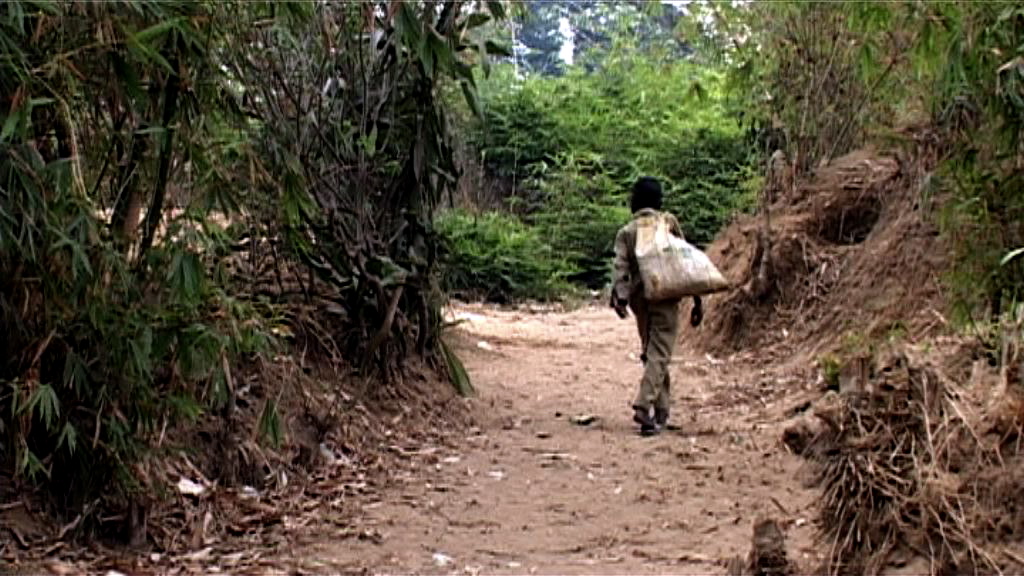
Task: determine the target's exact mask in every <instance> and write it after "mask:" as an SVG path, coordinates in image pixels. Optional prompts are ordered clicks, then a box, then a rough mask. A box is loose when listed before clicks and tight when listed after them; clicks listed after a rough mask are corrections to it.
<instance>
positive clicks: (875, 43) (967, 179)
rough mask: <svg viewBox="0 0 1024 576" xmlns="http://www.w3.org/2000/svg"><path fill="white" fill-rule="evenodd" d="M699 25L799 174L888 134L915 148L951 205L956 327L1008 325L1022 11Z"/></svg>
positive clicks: (1022, 268)
mask: <svg viewBox="0 0 1024 576" xmlns="http://www.w3.org/2000/svg"><path fill="white" fill-rule="evenodd" d="M688 13H689V18H687V19H686V20H685V22H684V25H683V26H682V28H683V29H684V30H685V31H686V33H688V34H693V35H695V36H697V37H699V38H701V40H702V41H701V42H700V45H701V46H703V47H704V48H705V52H704V54H703V55H704V56H706V55H707V54H712V55H715V56H717V57H718V58H717V59H718V61H721V62H727V63H729V64H728V65H729V70H730V87H731V88H730V89H731V91H732V92H733V93H734V94H737V95H740V96H741V98H740V99H739V102H738V103H739V104H742V105H744V106H745V107H746V108H747V109H749V110H750V115H751V116H752V118H749V119H748V121H749V122H750V123H751V124H752V125H754V126H755V127H756V126H761V127H762V128H759V130H760V131H761V133H762V136H761V140H762V141H764V142H766V143H768V142H771V143H772V144H771V145H772V146H773V147H774V146H782V147H784V148H785V149H786V151H787V153H788V155H789V158H790V160H792V161H795V162H796V164H797V167H798V169H799V170H803V171H805V170H808V169H810V168H813V167H815V166H817V165H818V163H819V162H821V161H827V160H829V159H831V158H835V157H836V156H838V155H839V154H842V153H843V152H845V151H848V150H851V149H854V148H856V147H858V146H860V145H861V144H863V143H865V142H867V141H869V140H877V139H878V136H879V135H883V134H884V135H889V136H893V135H900V140H901V141H903V142H904V143H906V144H908V145H912V146H914V147H915V148H914V150H913V153H914V155H915V157H916V159H917V160H918V162H919V163H920V166H921V167H922V168H923V169H925V170H928V171H932V170H934V172H935V173H934V177H933V178H932V182H933V183H935V184H937V186H933V188H935V189H937V190H939V191H941V192H943V193H944V194H943V195H942V199H943V200H944V201H945V202H944V204H945V205H944V208H943V214H942V218H941V225H942V231H943V234H944V235H945V237H946V238H947V239H948V240H949V241H950V244H951V245H952V248H953V258H952V270H951V272H950V273H949V275H948V276H947V278H946V284H947V286H948V288H949V292H950V295H951V300H952V301H953V304H954V308H955V310H954V312H955V313H956V314H955V315H956V317H957V318H958V319H960V320H961V321H970V320H977V319H978V317H979V315H987V316H990V317H997V316H999V314H1000V313H1001V312H1003V311H1005V310H1006V309H1007V307H1008V305H1010V304H1011V303H1013V302H1015V301H1019V300H1020V299H1021V297H1022V296H1024V294H1022V290H1024V289H1022V288H1021V287H1022V286H1024V263H1022V262H1020V261H1019V260H1018V261H1013V262H1011V263H1009V264H1007V265H1003V264H1002V263H1001V260H1002V258H1003V256H1004V254H1006V253H1007V252H1008V251H1009V250H1011V249H1013V248H1015V247H1016V246H1019V245H1021V243H1024V193H1022V190H1024V187H1022V186H1021V183H1022V182H1024V161H1022V160H1021V158H1022V153H1021V150H1022V148H1021V143H1022V138H1024V44H1022V43H1021V41H1020V39H1021V38H1022V37H1024V8H1021V7H1020V6H1017V5H1016V4H1010V3H993V2H910V1H905V2H752V3H743V4H737V3H732V2H724V1H717V0H715V1H698V2H695V3H693V4H691V5H690V6H689V7H688ZM708 22H713V26H708V25H707V24H708ZM760 95H765V96H764V97H762V96H760ZM925 126H927V127H928V128H929V130H930V133H928V134H926V135H923V137H922V138H917V139H916V141H914V142H912V143H911V142H907V141H906V138H905V134H906V133H907V130H906V128H908V127H910V128H911V130H912V131H914V132H919V133H920V132H921V128H922V127H925ZM985 308H987V309H988V310H987V311H986V310H985Z"/></svg>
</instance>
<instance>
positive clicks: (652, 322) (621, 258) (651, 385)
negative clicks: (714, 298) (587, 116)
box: [611, 177, 704, 436]
mask: <svg viewBox="0 0 1024 576" xmlns="http://www.w3.org/2000/svg"><path fill="white" fill-rule="evenodd" d="M661 206H662V191H661V184H660V183H659V182H658V181H657V180H656V179H654V178H650V177H643V178H640V179H639V180H637V182H636V183H635V184H634V185H633V193H632V197H631V199H630V208H631V209H632V211H633V219H632V220H631V221H630V222H629V223H628V224H626V225H625V226H623V227H622V228H621V229H620V230H619V232H618V234H617V235H616V236H615V266H614V280H613V284H612V301H611V306H612V307H613V308H614V309H615V312H616V313H617V314H618V315H619V317H620V318H625V317H626V316H627V315H628V313H627V311H626V308H627V306H628V307H629V309H630V310H632V311H633V315H634V316H635V317H636V327H637V330H638V331H639V333H640V345H641V356H640V358H641V360H643V363H644V375H643V378H641V380H640V390H639V392H638V393H637V396H636V400H634V401H633V410H634V414H633V421H634V422H636V423H637V424H639V425H640V433H641V434H642V435H644V436H651V435H654V434H657V433H658V432H660V431H661V430H662V429H663V428H664V427H665V426H666V425H667V424H668V417H669V409H670V408H671V404H672V398H671V396H670V393H669V390H670V378H669V365H670V363H671V361H672V351H673V350H674V349H675V344H676V336H677V335H678V333H679V300H678V299H675V300H667V301H663V302H649V301H647V300H646V299H645V298H644V286H643V281H642V279H641V278H640V269H639V266H638V264H637V260H636V240H637V223H638V221H640V220H641V219H643V218H666V219H667V220H668V222H669V227H670V230H671V232H672V234H674V235H676V236H677V237H679V238H683V233H682V230H681V229H680V227H679V221H678V220H677V219H676V217H675V216H673V215H672V214H670V213H665V212H661ZM703 317H704V313H703V309H702V306H701V300H700V298H699V297H694V299H693V310H692V311H691V313H690V324H691V325H692V326H695V327H696V326H699V325H700V323H701V320H702V319H703ZM652 411H653V417H652Z"/></svg>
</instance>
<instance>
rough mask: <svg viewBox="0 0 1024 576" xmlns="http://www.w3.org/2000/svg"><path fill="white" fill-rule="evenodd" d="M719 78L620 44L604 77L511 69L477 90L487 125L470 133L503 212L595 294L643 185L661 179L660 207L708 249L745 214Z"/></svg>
mask: <svg viewBox="0 0 1024 576" xmlns="http://www.w3.org/2000/svg"><path fill="white" fill-rule="evenodd" d="M724 82H725V78H724V77H723V76H722V75H721V74H718V73H716V72H714V71H713V70H711V69H709V68H706V67H704V68H702V67H698V66H695V65H693V64H690V63H688V62H685V61H676V62H671V63H662V62H658V61H655V60H652V59H651V58H648V57H647V56H646V55H644V54H641V53H639V52H638V51H637V50H636V48H635V47H633V46H631V45H630V43H629V41H628V39H625V38H619V39H617V40H616V42H615V43H614V44H613V46H612V48H611V49H610V50H608V52H607V54H606V55H605V56H604V59H603V61H602V66H601V68H600V70H599V71H595V72H587V71H585V70H583V69H582V68H573V69H570V70H569V71H568V72H567V73H566V74H565V75H564V76H561V77H550V76H533V75H531V76H527V77H526V78H524V79H516V78H513V77H512V75H511V71H510V70H509V69H508V68H507V67H501V68H498V69H496V70H495V73H494V74H493V75H492V76H491V78H490V80H488V81H487V82H484V83H483V84H482V86H481V94H482V98H483V101H484V104H485V118H484V121H483V122H482V123H481V124H480V125H479V126H477V127H475V130H474V131H473V132H471V134H472V138H473V139H474V144H475V146H476V147H477V148H478V149H479V150H480V156H481V157H482V159H483V161H484V164H485V167H486V168H487V170H488V172H489V174H490V175H491V176H492V177H493V178H496V179H498V180H500V181H504V182H505V184H506V186H505V187H506V188H507V189H510V190H511V193H510V195H509V197H508V198H507V199H506V202H507V203H508V205H509V207H510V208H511V209H512V210H514V211H515V212H517V213H519V214H520V215H522V216H523V218H524V220H525V221H526V222H528V223H529V224H531V225H534V226H536V227H537V228H538V229H539V230H540V232H541V236H542V237H544V238H547V239H549V242H551V244H552V246H553V247H554V248H555V249H556V251H557V252H558V253H559V254H564V255H566V256H568V257H569V258H570V259H571V261H572V263H573V266H574V267H576V268H578V269H579V270H578V273H577V274H575V275H573V276H572V277H571V279H572V280H573V281H574V282H577V283H581V284H585V285H587V286H590V287H593V288H596V287H600V286H601V285H603V284H604V283H605V282H607V280H608V271H609V264H610V258H611V255H612V254H611V247H612V241H613V240H614V237H615V232H616V231H617V230H618V228H619V227H621V226H622V225H623V224H625V223H626V221H627V220H628V219H629V211H628V209H627V206H628V196H629V190H630V188H631V186H632V184H633V182H634V181H635V180H636V179H637V178H638V177H639V176H641V175H652V176H656V177H658V178H659V179H661V180H662V182H663V185H664V187H665V193H666V196H665V197H666V202H665V203H666V209H668V210H671V211H672V212H674V213H675V214H676V215H677V216H678V217H679V219H680V222H681V223H682V225H683V228H684V232H685V233H686V235H687V237H688V238H689V239H690V240H692V241H694V242H695V243H697V244H706V243H707V242H709V241H710V240H711V239H712V238H713V237H714V235H715V233H717V231H718V230H719V228H720V227H721V226H722V225H723V224H724V223H725V222H726V220H727V219H728V218H729V217H730V216H731V215H732V214H733V213H734V212H736V211H738V210H744V209H746V208H748V207H749V206H751V205H752V199H753V196H752V194H751V193H750V188H749V185H748V182H749V181H750V180H751V178H752V175H753V169H752V163H753V162H754V160H756V154H754V152H753V150H752V149H751V147H750V145H749V141H748V139H747V137H746V134H745V133H744V132H742V131H741V129H740V126H739V124H738V123H737V122H736V121H735V120H734V115H733V114H732V111H731V110H730V108H729V107H728V105H727V103H726V99H725V93H724V89H725V83H724Z"/></svg>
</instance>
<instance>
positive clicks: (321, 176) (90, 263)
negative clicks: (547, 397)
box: [0, 0, 503, 515]
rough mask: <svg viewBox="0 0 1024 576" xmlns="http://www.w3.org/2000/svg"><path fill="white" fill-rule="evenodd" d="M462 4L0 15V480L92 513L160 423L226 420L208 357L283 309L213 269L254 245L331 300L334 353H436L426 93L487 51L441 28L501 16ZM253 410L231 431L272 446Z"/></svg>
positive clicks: (258, 331) (279, 298)
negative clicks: (341, 348) (32, 485)
mask: <svg viewBox="0 0 1024 576" xmlns="http://www.w3.org/2000/svg"><path fill="white" fill-rule="evenodd" d="M435 7H437V8H439V10H434V9H433V8H435ZM462 7H464V5H463V4H462V3H458V2H444V3H441V4H440V5H439V6H434V5H433V4H429V5H428V4H427V3H411V2H405V3H400V4H395V3H378V4H376V8H379V10H375V9H372V8H374V5H372V4H370V3H362V4H356V3H328V4H316V5H314V4H308V3H268V2H205V1H186V0H170V1H163V2H153V1H150V0H127V1H124V2H116V3H112V2H108V3H84V2H73V1H70V0H55V1H52V2H40V1H12V2H6V3H4V4H3V5H2V6H0V50H3V53H4V55H5V57H4V58H2V59H0V331H3V333H4V334H5V336H4V338H0V408H2V410H0V466H3V467H4V468H5V469H6V472H13V473H14V474H16V475H19V476H23V477H26V478H29V479H31V480H34V481H36V482H38V483H39V484H40V485H41V486H42V487H45V488H47V489H49V491H50V493H51V494H53V495H54V496H55V499H56V504H57V506H58V508H61V509H63V510H67V511H69V512H71V513H72V515H73V514H74V513H77V512H81V511H82V510H83V506H84V505H85V503H87V502H90V503H91V502H93V501H94V500H95V499H97V498H100V499H101V500H103V501H104V503H105V505H113V506H115V507H118V506H121V505H123V504H124V503H125V497H130V496H132V493H133V492H136V491H146V490H150V489H153V488H154V486H152V482H153V481H154V480H155V479H156V478H157V477H158V476H159V475H158V474H153V473H152V472H154V471H153V470H150V469H148V468H147V466H148V463H149V462H152V460H151V459H149V458H147V456H148V455H150V454H151V453H152V448H153V446H154V444H155V443H157V441H158V439H160V438H161V435H162V434H163V431H164V430H165V429H168V428H170V429H172V430H173V427H174V426H175V425H177V424H187V423H191V422H195V421H196V420H197V419H199V418H204V419H209V420H210V421H213V422H216V419H217V418H224V422H225V423H226V422H227V421H228V418H229V417H230V416H231V411H232V410H233V409H234V405H235V404H234V402H233V398H232V395H233V394H234V386H233V384H232V380H231V375H230V370H231V366H232V365H234V364H236V363H238V362H243V361H248V360H251V359H252V357H253V356H254V355H256V354H259V353H261V352H262V351H264V350H267V348H268V347H269V346H271V345H272V342H271V339H270V337H269V335H268V325H269V324H270V323H271V322H273V320H274V318H275V317H276V316H277V314H278V313H279V312H278V311H279V310H280V309H281V306H282V305H283V303H284V302H286V301H287V300H286V299H287V297H288V292H286V291H285V290H284V289H283V288H282V289H280V290H279V291H278V292H275V293H273V294H270V295H268V294H258V295H257V294H253V293H252V292H253V291H254V289H253V286H252V285H251V284H245V285H243V284H242V283H240V282H238V281H237V278H238V276H237V274H238V271H237V270H235V268H236V267H237V266H238V265H239V262H240V261H241V259H240V258H239V257H238V255H237V254H236V251H237V250H239V249H243V250H244V249H247V250H249V254H247V256H248V257H250V258H251V260H252V261H253V263H252V266H253V267H255V266H256V265H261V266H262V265H263V263H262V262H256V260H257V259H258V257H259V256H261V254H262V253H261V252H259V250H262V248H259V249H257V248H252V246H255V245H257V244H259V245H260V246H265V247H266V250H267V251H268V252H272V253H273V255H274V258H273V263H272V264H270V265H269V266H265V268H270V269H271V270H272V272H276V273H277V280H278V283H279V284H280V283H281V277H282V275H284V274H289V276H290V277H289V280H291V279H292V278H294V277H295V276H299V277H300V278H301V280H300V281H299V282H300V284H301V283H302V281H304V280H305V279H306V278H308V277H310V276H311V272H312V273H315V274H317V275H319V277H320V280H321V282H320V286H323V285H327V286H329V287H330V288H329V290H328V294H327V295H326V296H325V297H323V298H321V299H319V300H315V301H316V302H324V301H325V300H334V302H333V303H332V304H331V305H332V306H335V305H337V307H338V308H340V309H342V310H343V311H344V314H345V318H344V321H342V322H338V323H337V326H336V328H337V331H338V334H337V336H340V337H339V338H336V339H337V340H338V341H340V342H343V343H344V344H345V345H346V346H347V350H346V352H349V353H351V357H366V358H371V359H373V360H375V361H376V365H377V366H381V367H388V366H401V364H402V363H401V362H400V360H401V359H402V358H404V357H405V356H406V355H408V354H409V353H411V350H410V348H411V347H410V346H408V344H409V343H410V341H414V342H415V344H416V345H417V347H416V350H417V351H418V352H419V353H421V354H422V355H423V356H424V357H426V358H427V359H428V360H432V361H435V362H440V360H439V359H438V358H437V355H438V344H437V333H438V329H439V326H440V321H439V317H440V314H439V313H438V306H439V302H440V301H441V298H440V296H439V294H438V291H437V289H436V286H435V285H436V282H437V278H436V277H437V266H436V262H437V251H438V248H439V242H440V239H439V238H438V236H437V234H436V233H435V232H434V230H433V225H432V220H433V210H434V208H435V206H436V205H437V203H438V202H439V199H440V198H441V195H442V194H443V193H444V192H445V191H446V190H448V189H449V188H450V187H451V186H452V185H453V183H454V182H455V180H456V178H457V171H456V170H455V168H454V165H453V162H452V158H451V149H450V146H449V140H450V137H449V135H448V133H447V118H446V115H445V107H444V106H443V105H442V103H441V102H439V101H437V100H435V98H434V95H435V93H436V92H437V90H436V89H437V88H438V87H439V86H440V85H442V84H443V83H449V84H451V85H453V86H455V87H456V89H458V90H459V91H460V92H462V93H463V94H464V95H465V97H466V98H467V101H468V102H469V103H470V104H471V105H472V104H473V103H474V102H476V101H477V98H476V90H475V83H476V79H475V77H474V75H473V64H474V63H479V62H481V61H483V60H485V59H486V57H487V56H488V55H489V54H492V53H499V52H501V51H502V48H501V47H500V46H498V45H497V44H495V43H493V42H491V43H488V42H481V43H479V44H475V45H473V46H466V45H465V44H464V43H463V42H462V39H463V38H466V37H468V36H469V34H468V32H469V31H470V30H471V29H473V28H476V27H478V26H481V25H482V24H484V23H485V22H486V21H488V20H491V19H493V18H500V17H501V16H502V13H503V6H502V4H501V3H500V2H488V3H487V5H486V7H484V8H481V10H480V11H476V12H474V11H473V10H472V9H471V7H466V8H465V9H462ZM368 8H371V9H369V10H367V9H368ZM367 16H369V17H367ZM372 31H376V32H378V34H377V35H376V36H375V35H374V34H372V33H369V32H372ZM477 103H478V102H477ZM215 211H216V212H215ZM225 219H229V220H233V221H234V222H233V223H232V224H231V225H230V226H229V227H228V228H227V229H226V230H225V229H224V228H223V227H222V226H221V225H220V224H219V223H218V222H223V221H224V220H225ZM243 234H244V235H245V236H246V238H245V240H246V242H244V243H243V242H242V240H243V237H242V235H243ZM246 246H249V248H246ZM247 259H249V258H247ZM296 270H298V273H296ZM252 273H253V274H254V275H255V274H256V271H255V270H253V271H252ZM312 289H313V287H312V286H310V285H306V284H302V285H301V286H300V289H297V290H296V291H298V292H300V293H302V294H304V296H305V297H306V298H307V299H308V300H307V301H313V298H312V294H311V291H312ZM272 298H273V300H272ZM442 369H443V366H442ZM277 400H278V399H277V398H275V397H273V396H272V397H271V398H268V399H266V402H265V406H264V408H263V410H262V412H261V413H260V418H259V422H258V423H257V424H256V426H257V430H256V432H257V434H258V435H259V436H260V437H261V438H262V439H264V440H266V441H268V442H270V443H272V444H277V443H279V442H280V441H281V439H282V427H281V417H280V415H279V414H278V409H277Z"/></svg>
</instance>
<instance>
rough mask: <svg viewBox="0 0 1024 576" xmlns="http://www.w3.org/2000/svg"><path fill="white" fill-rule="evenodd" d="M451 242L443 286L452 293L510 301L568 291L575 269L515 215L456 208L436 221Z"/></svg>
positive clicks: (439, 228)
mask: <svg viewBox="0 0 1024 576" xmlns="http://www.w3.org/2000/svg"><path fill="white" fill-rule="evenodd" d="M437 228H438V232H439V233H440V234H441V235H442V237H443V238H445V240H446V250H445V252H446V254H445V267H444V270H445V272H444V281H443V285H444V287H445V289H446V291H447V292H448V293H449V294H452V295H455V296H460V297H469V298H483V299H485V300H489V301H496V302H508V301H512V300H521V299H527V298H533V299H541V300H550V299H555V298H558V297H560V296H563V295H565V294H567V293H568V291H569V286H568V284H567V283H566V281H565V279H566V277H568V276H569V275H570V274H571V273H572V272H573V268H571V266H570V265H569V263H568V261H567V258H565V257H564V256H560V255H559V254H558V253H557V252H556V251H555V250H554V249H553V248H552V247H551V246H550V245H549V244H547V243H546V242H545V241H544V240H543V239H542V237H541V235H540V233H539V231H538V230H537V229H536V228H532V227H529V226H527V225H525V224H523V223H522V222H521V221H520V220H518V219H517V218H516V217H514V216H510V215H506V214H499V213H488V214H483V215H480V216H475V215H471V214H465V213H460V212H452V213H448V214H445V215H443V216H442V217H440V218H439V219H438V222H437Z"/></svg>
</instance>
